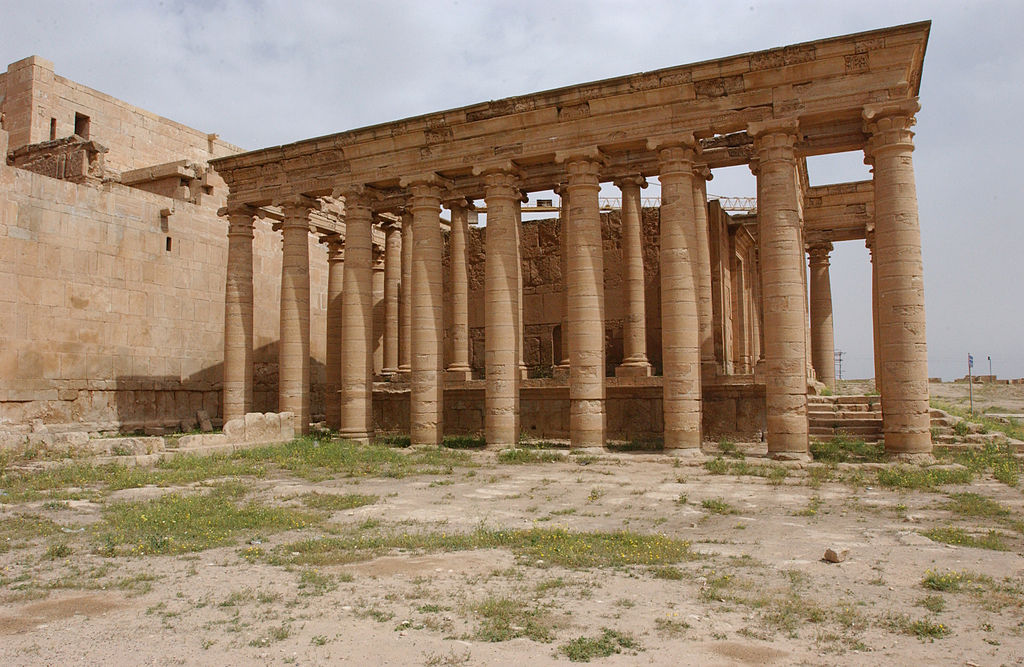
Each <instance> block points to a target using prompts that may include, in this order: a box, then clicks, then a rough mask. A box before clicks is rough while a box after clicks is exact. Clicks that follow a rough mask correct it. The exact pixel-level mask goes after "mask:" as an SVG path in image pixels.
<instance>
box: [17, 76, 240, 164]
mask: <svg viewBox="0 0 1024 667" xmlns="http://www.w3.org/2000/svg"><path fill="white" fill-rule="evenodd" d="M0 100H2V102H0V103H2V106H0V111H2V112H3V115H4V116H5V120H4V127H5V128H6V129H7V131H8V132H10V149H11V150H14V149H17V148H21V147H22V146H25V145H28V144H36V143H40V142H43V141H48V140H50V139H51V136H50V129H51V122H53V123H54V130H55V133H56V136H54V137H52V138H56V139H59V138H62V137H68V136H71V135H72V134H74V133H75V114H80V115H82V116H86V117H88V118H89V136H88V137H84V138H86V139H95V140H97V141H99V142H100V143H102V144H103V145H104V146H106V147H107V148H109V149H110V152H109V153H108V154H107V155H106V163H107V166H108V167H109V168H111V169H114V170H116V171H125V170H128V169H138V168H141V167H148V166H150V165H154V164H161V163H164V162H172V161H174V160H181V159H190V160H195V161H198V162H205V161H207V160H209V159H211V158H213V157H221V156H224V155H231V154H233V153H238V152H241V150H242V149H240V148H238V147H237V146H232V145H231V144H228V143H226V142H224V141H221V140H220V139H218V138H217V137H216V135H211V134H207V133H205V132H201V131H199V130H196V129H193V128H190V127H186V126H185V125H182V124H180V123H176V122H174V121H172V120H168V119H167V118H163V117H161V116H158V115H156V114H154V113H152V112H149V111H146V110H144V109H140V108H138V107H136V106H133V105H131V104H128V103H127V102H122V101H121V100H118V99H115V98H113V97H111V96H109V95H106V94H104V93H101V92H99V91H97V90H93V89H92V88H89V87H88V86H83V85H82V84H80V83H76V82H74V81H71V80H70V79H66V78H64V77H62V76H58V75H57V74H55V73H54V69H53V63H51V62H50V61H48V60H45V59H43V58H40V57H38V56H32V57H29V58H25V59H23V60H19V61H17V62H15V63H11V64H10V65H8V67H7V72H6V74H4V75H3V76H2V79H0Z"/></svg>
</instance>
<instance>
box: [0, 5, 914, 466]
mask: <svg viewBox="0 0 1024 667" xmlns="http://www.w3.org/2000/svg"><path fill="white" fill-rule="evenodd" d="M928 32H929V24H928V23H917V24H911V25H905V26H898V27H893V28H886V29H882V30H876V31H872V32H867V33H861V34H856V35H850V36H845V37H836V38H831V39H825V40H820V41H816V42H811V43H806V44H799V45H794V46H788V47H783V48H778V49H772V50H769V51H762V52H756V53H748V54H744V55H739V56H734V57H728V58H722V59H719V60H714V61H708V62H703V63H697V64H693V65H684V66H679V67H672V68H668V69H664V70H658V71H653V72H645V73H641V74H634V75H629V76H622V77H618V78H611V79H606V80H603V81H599V82H594V83H587V84H581V85H576V86H571V87H567V88H562V89H558V90H552V91H547V92H542V93H537V94H534V95H526V96H521V97H514V98H508V99H503V100H498V101H491V102H484V103H480V104H476V105H473V106H469V107H464V108H460V109H453V110H449V111H442V112H438V113H433V114H428V115H425V116H420V117H416V118H410V119H406V120H401V121H397V122H391V123H385V124H381V125H376V126H373V127H368V128H363V129H357V130H352V131H348V132H343V133H340V134H335V135H330V136H325V137H319V138H316V139H309V140H306V141H300V142H297V143H294V144H289V145H286V146H278V147H273V148H267V149H263V150H259V151H253V152H248V153H243V152H241V149H240V148H238V147H235V146H232V145H230V144H227V143H225V142H223V141H221V140H220V139H219V138H218V136H217V135H215V134H208V133H204V132H199V131H197V130H194V129H192V128H188V127H185V126H183V125H180V124H178V123H174V122H173V121H170V120H167V119H165V118H161V117H159V116H156V115H155V114H152V113H150V112H147V111H144V110H141V109H138V108H136V107H133V106H131V105H130V104H127V103H124V102H121V101H119V100H116V99H113V98H111V97H109V96H107V95H104V94H102V93H99V92H97V91H94V90H92V89H89V88H87V87H85V86H83V85H81V84H78V83H75V82H73V81H70V80H68V79H65V78H63V77H60V76H59V75H57V74H56V73H55V72H54V67H53V65H52V64H51V63H49V62H47V61H45V60H43V59H41V58H38V57H31V58H27V59H25V60H22V61H19V62H17V63H13V64H11V65H10V66H9V67H8V68H7V71H6V73H0V110H2V112H3V126H2V129H0V149H2V153H3V154H4V155H5V156H6V160H5V161H4V163H3V164H0V257H2V258H3V263H2V265H0V274H2V280H0V308H2V311H0V313H2V315H0V318H2V321H3V327H2V331H0V339H2V340H0V371H2V372H0V447H18V446H29V445H32V444H33V443H39V442H43V443H44V444H45V443H46V442H51V441H52V440H53V439H54V438H56V437H57V435H55V434H62V433H71V432H74V431H81V432H88V433H97V432H99V433H105V432H116V431H121V432H125V431H136V430H141V431H146V432H148V433H155V434H158V433H161V432H173V431H179V430H189V429H192V428H196V427H197V426H199V425H200V424H201V423H203V420H204V419H205V418H207V417H208V418H209V420H210V421H211V422H212V423H213V425H216V424H218V423H222V422H229V421H230V420H233V419H244V418H245V416H246V415H247V414H249V415H251V414H252V413H256V412H276V413H293V414H294V415H295V426H296V429H297V430H298V431H303V432H304V431H308V430H309V428H310V425H311V424H313V423H317V422H320V421H323V422H326V424H327V425H328V426H330V427H331V428H333V429H336V430H337V432H338V433H339V434H340V435H341V436H343V437H346V438H352V439H357V440H366V439H369V438H370V437H372V436H373V435H374V434H380V433H408V434H409V435H410V436H411V439H412V442H413V443H415V444H437V443H439V442H440V441H441V440H442V438H443V437H444V436H445V435H453V434H467V435H482V436H483V437H484V438H485V439H486V442H487V444H488V446H492V447H508V446H513V445H515V444H516V443H517V442H519V441H520V439H521V438H522V437H524V436H525V437H532V438H543V439H561V440H567V441H568V442H569V443H570V444H571V446H572V447H576V448H592V447H602V446H605V445H606V444H607V443H609V442H613V441H637V440H641V441H644V442H646V443H648V444H650V443H654V444H657V443H662V444H663V446H664V449H665V450H666V451H672V452H677V453H685V452H688V451H689V452H693V451H697V448H698V447H699V446H700V444H701V442H702V441H704V440H708V439H718V438H721V437H731V438H737V439H744V440H747V441H750V440H761V439H762V438H764V439H765V440H766V441H767V448H768V452H769V454H771V455H773V456H777V457H795V458H799V457H802V456H804V455H806V452H807V451H808V440H809V437H810V436H812V435H813V432H812V431H811V429H810V427H809V421H808V404H809V398H808V397H809V396H812V395H814V394H816V393H820V392H821V391H822V389H823V388H824V387H832V386H833V385H834V383H835V376H834V373H833V364H832V358H833V347H834V346H833V331H832V315H831V313H832V293H831V288H830V285H829V254H830V251H831V250H832V248H833V244H835V243H839V242H847V241H853V242H860V241H863V242H864V243H866V245H867V247H868V249H869V250H870V251H871V258H872V285H871V294H872V306H873V314H874V322H873V324H874V340H875V369H876V370H875V377H876V385H877V387H878V389H879V390H880V393H881V407H882V419H883V428H882V430H883V432H884V439H885V446H886V449H887V450H888V451H889V452H891V453H898V454H913V453H922V452H928V451H930V449H931V439H930V432H929V408H928V375H927V365H926V347H925V327H924V295H923V286H922V271H921V244H920V230H919V224H918V218H917V201H916V193H915V188H914V172H913V163H912V159H911V154H912V151H913V136H914V135H913V132H912V131H911V128H912V126H913V124H914V116H915V114H916V113H917V111H918V108H919V105H918V101H917V95H918V90H919V85H920V79H921V69H922V64H923V57H924V52H925V47H926V43H927V39H928ZM850 151H857V152H862V154H863V156H864V159H865V161H866V162H868V163H869V164H870V165H871V166H872V169H873V172H872V173H873V176H872V179H871V180H870V181H862V182H855V183H837V184H826V185H819V184H811V183H810V181H809V178H808V174H807V166H806V158H807V157H809V156H815V155H821V154H826V153H838V152H850ZM737 165H747V166H749V168H750V170H751V172H752V174H753V175H754V176H755V177H756V180H757V198H756V205H750V206H746V207H741V209H742V210H736V208H734V207H729V206H723V203H722V202H721V201H719V200H717V199H714V198H712V199H710V200H709V197H708V194H707V181H708V180H709V179H710V178H712V177H713V175H714V170H715V169H719V168H723V167H732V166H737ZM655 179H657V182H658V183H659V184H660V196H653V197H645V196H644V188H645V187H646V186H647V185H648V180H650V181H654V180H655ZM602 183H604V184H613V185H614V186H615V187H616V188H618V189H619V191H620V193H621V197H618V198H616V201H614V202H610V201H607V200H604V199H602V197H601V194H600V188H601V184H602ZM651 190H653V188H652V189H651ZM549 192H553V193H554V194H545V193H549ZM538 197H539V198H538ZM527 203H529V205H526V204H527ZM524 210H527V211H532V212H537V211H540V212H547V213H548V216H547V217H546V219H527V220H523V212H524ZM483 216H485V218H483V219H484V220H485V224H475V223H477V222H480V221H481V218H482V217H483ZM528 217H529V216H528ZM534 217H536V216H534ZM225 227H226V228H227V235H226V236H225V234H224V230H225ZM808 267H809V269H810V271H809V273H808ZM275 423H277V422H275ZM282 428H283V427H282ZM267 437H270V436H267Z"/></svg>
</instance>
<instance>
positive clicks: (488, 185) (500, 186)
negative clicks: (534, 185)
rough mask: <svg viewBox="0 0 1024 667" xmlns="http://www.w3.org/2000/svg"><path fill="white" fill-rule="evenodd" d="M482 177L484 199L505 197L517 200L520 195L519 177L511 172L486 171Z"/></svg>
mask: <svg viewBox="0 0 1024 667" xmlns="http://www.w3.org/2000/svg"><path fill="white" fill-rule="evenodd" d="M483 177H484V193H485V194H484V198H485V199H486V198H488V197H489V198H494V197H505V198H508V199H515V200H518V199H519V198H520V197H521V196H522V193H521V192H520V191H519V176H518V173H517V172H512V171H487V172H485V173H484V174H483Z"/></svg>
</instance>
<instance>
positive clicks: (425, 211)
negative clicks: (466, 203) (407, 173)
mask: <svg viewBox="0 0 1024 667" xmlns="http://www.w3.org/2000/svg"><path fill="white" fill-rule="evenodd" d="M436 180H437V179H436V177H434V178H427V179H411V180H408V181H406V180H403V181H402V185H403V187H408V188H409V192H410V195H411V197H410V202H409V210H410V212H411V213H412V225H413V229H414V232H413V238H414V241H413V249H412V317H411V318H410V319H411V320H412V345H411V353H412V357H411V364H410V365H411V367H412V379H411V382H412V386H411V392H410V394H409V431H410V432H409V435H410V436H411V438H412V444H414V445H440V444H441V437H442V432H443V423H442V418H443V416H444V411H443V393H444V366H443V363H442V362H443V351H444V302H443V299H444V294H443V289H442V275H441V271H442V268H441V219H440V213H441V188H440V186H438V185H437V184H436Z"/></svg>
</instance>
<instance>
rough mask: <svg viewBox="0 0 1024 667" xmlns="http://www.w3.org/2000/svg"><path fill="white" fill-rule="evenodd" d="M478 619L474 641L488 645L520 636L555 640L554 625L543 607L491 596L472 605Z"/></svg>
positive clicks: (541, 640)
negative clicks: (488, 643) (553, 638)
mask: <svg viewBox="0 0 1024 667" xmlns="http://www.w3.org/2000/svg"><path fill="white" fill-rule="evenodd" d="M470 610H471V611H472V612H473V614H474V616H475V617H476V619H477V628H476V631H475V632H474V638H475V639H478V640H480V641H485V642H505V641H508V640H510V639H515V638H516V637H528V638H529V639H532V640H534V641H540V642H548V641H551V639H552V637H553V635H554V633H553V630H554V623H553V621H552V619H551V617H550V614H548V612H547V611H545V610H544V609H542V608H539V607H536V606H533V605H530V604H529V603H528V602H527V601H525V600H519V599H515V598H508V597H495V596H492V597H488V598H485V599H484V600H481V601H479V602H477V603H475V604H473V605H471V607H470Z"/></svg>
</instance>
